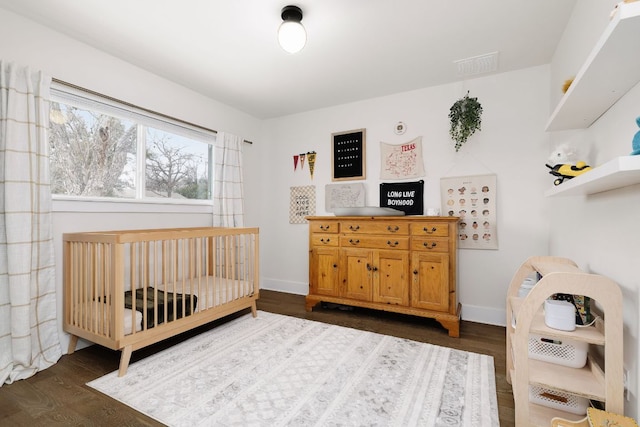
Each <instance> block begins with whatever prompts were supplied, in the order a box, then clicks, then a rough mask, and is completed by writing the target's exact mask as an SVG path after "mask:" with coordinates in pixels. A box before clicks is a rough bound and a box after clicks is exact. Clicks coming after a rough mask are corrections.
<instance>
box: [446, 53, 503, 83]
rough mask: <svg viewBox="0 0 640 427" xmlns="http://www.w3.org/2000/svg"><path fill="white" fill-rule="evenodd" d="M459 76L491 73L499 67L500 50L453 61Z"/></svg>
mask: <svg viewBox="0 0 640 427" xmlns="http://www.w3.org/2000/svg"><path fill="white" fill-rule="evenodd" d="M453 63H454V64H455V66H456V75H457V76H458V77H466V76H474V75H476V74H484V73H491V72H493V71H496V70H497V69H498V52H491V53H487V54H485V55H478V56H472V57H471V58H465V59H459V60H457V61H453Z"/></svg>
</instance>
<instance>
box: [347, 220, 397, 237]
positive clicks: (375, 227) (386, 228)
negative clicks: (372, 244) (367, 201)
mask: <svg viewBox="0 0 640 427" xmlns="http://www.w3.org/2000/svg"><path fill="white" fill-rule="evenodd" d="M340 230H342V232H343V233H345V234H349V233H354V234H384V235H401V236H407V235H408V234H409V224H406V223H400V224H399V223H394V222H378V221H375V222H368V221H358V220H354V221H341V222H340Z"/></svg>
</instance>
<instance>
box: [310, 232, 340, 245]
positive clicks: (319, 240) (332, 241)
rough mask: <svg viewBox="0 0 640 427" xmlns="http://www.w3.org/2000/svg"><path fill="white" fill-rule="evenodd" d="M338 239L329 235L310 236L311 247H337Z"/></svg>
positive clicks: (316, 234)
mask: <svg viewBox="0 0 640 427" xmlns="http://www.w3.org/2000/svg"><path fill="white" fill-rule="evenodd" d="M339 241H340V237H339V236H336V235H335V234H330V233H313V234H312V235H311V245H312V246H338V242H339Z"/></svg>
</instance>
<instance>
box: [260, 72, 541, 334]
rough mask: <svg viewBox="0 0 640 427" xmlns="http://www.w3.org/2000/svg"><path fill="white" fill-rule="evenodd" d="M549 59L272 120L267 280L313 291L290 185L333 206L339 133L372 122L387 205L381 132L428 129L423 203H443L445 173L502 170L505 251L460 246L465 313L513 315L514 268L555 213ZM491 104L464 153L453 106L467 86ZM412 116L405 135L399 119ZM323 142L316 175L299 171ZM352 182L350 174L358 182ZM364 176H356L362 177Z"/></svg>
mask: <svg viewBox="0 0 640 427" xmlns="http://www.w3.org/2000/svg"><path fill="white" fill-rule="evenodd" d="M548 86H549V80H548V68H547V67H546V66H542V67H536V68H530V69H527V70H522V71H518V72H512V73H505V74H499V75H495V76H490V77H483V78H478V79H475V80H470V81H467V82H466V83H464V84H462V83H458V84H451V85H444V86H438V87H433V88H427V89H422V90H417V91H412V92H406V93H400V94H396V95H393V96H388V97H383V98H376V99H370V100H366V101H362V102H357V103H353V104H348V105H341V106H337V107H333V108H327V109H322V110H318V111H313V112H308V113H304V114H297V115H292V116H288V117H282V118H278V119H274V120H271V121H269V122H268V124H267V126H266V132H267V134H268V135H269V140H271V141H272V145H271V148H270V150H269V153H268V160H266V159H265V161H266V162H267V163H268V165H269V171H268V179H265V180H264V191H263V194H264V199H263V203H264V205H265V206H268V209H265V210H264V211H263V215H264V217H265V218H264V221H263V223H264V226H263V227H262V229H261V235H262V241H263V242H267V243H265V244H266V245H270V246H271V247H273V248H274V249H275V248H277V250H273V251H269V252H267V253H264V254H263V258H262V275H263V287H266V288H271V289H286V290H288V291H290V292H296V293H300V294H306V293H307V289H308V234H307V233H308V227H307V226H306V225H304V224H289V217H288V209H289V194H290V187H292V186H303V185H314V186H315V187H316V199H317V211H316V214H317V215H325V214H327V212H326V211H325V209H324V197H325V194H324V189H325V185H327V184H330V183H331V175H330V174H331V163H330V162H331V153H330V146H331V133H332V132H339V131H347V130H352V129H358V128H366V139H367V141H366V170H367V179H366V181H365V185H366V189H367V200H366V204H367V205H371V206H378V205H379V184H380V182H382V181H381V180H380V179H379V170H380V149H379V143H380V141H384V142H387V143H392V144H400V143H403V142H407V141H409V140H411V139H413V138H415V137H417V136H422V140H423V151H424V163H425V170H426V174H427V175H426V177H424V180H425V195H424V200H425V201H424V205H425V207H428V206H437V207H439V206H440V178H442V177H448V176H464V175H473V174H490V173H493V174H496V175H497V187H498V214H497V215H498V239H499V245H500V249H499V250H489V251H486V250H469V249H461V250H460V251H459V281H458V290H459V299H460V301H461V303H462V304H463V309H462V317H463V318H464V319H467V320H474V321H480V322H486V323H494V324H501V325H503V324H504V319H505V294H506V288H507V286H508V284H509V281H510V279H511V276H512V274H513V273H514V272H515V270H516V269H517V267H518V266H519V265H520V264H521V263H522V262H523V261H524V260H525V259H526V258H527V257H528V256H530V255H535V254H538V255H540V254H542V255H544V254H546V253H547V250H548V235H549V233H548V216H549V212H548V210H547V209H546V207H545V205H546V200H545V199H544V198H543V192H544V190H545V189H547V188H548V187H549V185H550V183H551V181H552V177H551V176H550V175H548V173H547V172H548V171H547V169H546V168H545V166H544V163H545V161H546V159H547V157H548V155H549V149H548V147H549V140H548V135H547V134H546V133H545V132H544V131H543V129H544V125H545V123H546V120H547V118H548V114H549V113H548V105H549V100H548V90H547V88H548ZM467 90H469V91H470V95H471V96H477V97H478V100H479V101H480V102H481V103H482V106H483V109H484V113H483V116H482V130H481V131H480V132H478V133H476V134H475V135H474V136H472V137H471V138H470V140H469V141H468V142H467V144H466V145H465V146H463V147H462V149H461V150H460V151H459V152H458V153H456V152H455V150H454V143H453V141H452V140H451V139H450V137H449V135H448V130H449V120H448V117H447V116H448V113H449V108H450V107H451V105H452V104H453V103H454V102H455V101H456V100H457V99H458V98H460V97H461V96H463V95H464V94H465V93H466V91H467ZM398 121H403V122H404V123H405V124H406V126H407V131H406V133H405V134H404V135H401V136H398V135H396V134H395V133H394V132H393V130H394V125H395V124H396V123H397V122H398ZM308 151H316V152H317V160H316V170H315V175H314V177H313V179H311V177H310V175H309V171H308V169H307V168H306V167H305V169H304V170H300V169H298V171H296V172H294V170H293V160H292V157H293V155H294V154H298V153H303V152H308ZM350 182H351V181H350ZM353 182H357V181H353Z"/></svg>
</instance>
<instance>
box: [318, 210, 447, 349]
mask: <svg viewBox="0 0 640 427" xmlns="http://www.w3.org/2000/svg"><path fill="white" fill-rule="evenodd" d="M307 220H308V221H309V294H308V295H307V297H306V310H307V311H311V310H312V309H313V307H314V306H315V305H316V304H317V303H318V302H320V301H324V302H331V303H337V304H344V305H350V306H357V307H365V308H372V309H378V310H385V311H393V312H396V313H404V314H410V315H414V316H422V317H429V318H433V319H435V320H437V321H438V322H439V323H440V324H441V325H442V326H443V327H444V328H446V329H447V330H448V331H449V335H450V336H452V337H458V336H460V304H459V303H458V297H457V294H456V271H457V266H456V262H457V252H458V251H457V235H456V229H457V223H458V218H457V217H430V216H429V217H425V216H406V217H404V216H400V217H384V216H382V217H362V216H344V217H339V216H323V217H321V216H314V217H307Z"/></svg>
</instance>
